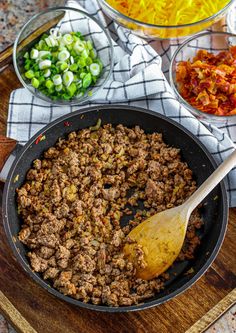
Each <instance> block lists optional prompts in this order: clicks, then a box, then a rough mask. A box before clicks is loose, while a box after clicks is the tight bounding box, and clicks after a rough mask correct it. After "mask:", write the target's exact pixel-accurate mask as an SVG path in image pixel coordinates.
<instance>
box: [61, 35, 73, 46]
mask: <svg viewBox="0 0 236 333" xmlns="http://www.w3.org/2000/svg"><path fill="white" fill-rule="evenodd" d="M62 40H63V42H64V43H65V44H66V45H69V44H72V43H73V41H74V38H73V37H72V36H71V35H70V34H65V35H64V36H63V37H62Z"/></svg>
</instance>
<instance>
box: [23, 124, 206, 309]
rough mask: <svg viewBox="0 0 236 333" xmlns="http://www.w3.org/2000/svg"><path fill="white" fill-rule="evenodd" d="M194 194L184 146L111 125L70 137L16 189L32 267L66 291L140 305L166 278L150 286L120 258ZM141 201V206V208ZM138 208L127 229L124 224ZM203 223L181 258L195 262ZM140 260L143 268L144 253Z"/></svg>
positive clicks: (194, 220)
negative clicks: (132, 235) (139, 233)
mask: <svg viewBox="0 0 236 333" xmlns="http://www.w3.org/2000/svg"><path fill="white" fill-rule="evenodd" d="M195 189H196V184H195V181H194V180H193V179H192V172H191V170H190V169H189V168H188V165H187V164H186V163H185V162H182V161H181V157H180V152H179V149H176V148H173V147H169V146H167V145H166V144H165V143H164V142H163V139H162V135H161V134H159V133H153V134H145V133H144V131H143V130H142V129H141V128H140V127H138V126H136V127H135V128H132V129H129V128H126V127H124V126H122V125H118V126H116V127H112V125H110V124H108V125H104V126H103V127H101V128H99V129H98V130H96V131H93V130H90V129H83V130H81V131H79V132H78V133H75V132H72V133H70V134H69V136H68V138H67V139H59V141H58V143H57V144H56V145H55V147H51V148H49V149H48V150H47V151H46V152H45V153H44V158H43V159H42V160H35V161H34V164H33V167H32V169H30V170H29V171H28V174H27V177H26V181H25V183H24V185H23V186H22V187H21V188H19V189H18V190H17V193H18V198H17V200H18V206H19V213H20V215H21V217H22V219H23V224H22V227H21V231H20V233H19V239H20V241H21V242H23V243H24V244H26V245H27V247H28V248H29V253H28V256H29V260H30V264H31V267H32V269H33V270H34V271H36V272H40V273H42V275H43V278H44V279H50V280H51V282H52V284H53V286H54V287H55V288H57V289H58V290H59V291H60V292H62V293H63V294H65V295H70V296H71V297H74V298H76V299H78V300H81V301H83V302H91V303H93V304H107V305H110V306H124V305H132V304H137V303H138V302H142V301H143V300H144V299H146V298H149V297H151V296H153V295H154V294H155V293H158V292H159V291H160V289H161V288H163V282H164V281H165V280H166V279H168V274H163V275H162V276H160V277H158V278H156V279H153V280H151V281H144V280H141V279H137V278H136V277H135V267H134V266H133V264H132V263H131V262H129V261H128V259H127V258H125V257H124V255H123V253H122V248H123V246H124V244H125V243H126V242H130V241H131V240H130V239H129V238H128V237H127V235H128V233H129V232H130V230H131V229H132V228H134V227H135V226H136V225H138V224H139V223H140V222H142V221H143V220H145V219H146V218H147V217H149V216H151V215H153V214H155V213H157V212H160V211H162V210H164V209H167V208H171V207H173V206H176V205H179V204H182V203H183V202H184V201H185V200H186V199H187V198H188V197H189V196H190V195H191V194H192V193H193V192H194V191H195ZM140 202H142V204H143V209H137V207H138V205H139V207H140ZM141 207H142V206H141ZM134 210H135V215H134V216H132V217H131V216H130V221H129V224H128V225H126V226H123V227H122V226H121V224H120V221H121V219H122V218H123V217H124V216H128V215H132V211H134ZM201 225H202V220H201V218H200V216H199V212H198V211H195V212H194V213H193V215H192V217H191V219H190V223H189V226H188V231H187V236H186V240H185V244H184V247H183V249H182V251H181V253H180V255H179V258H178V260H184V259H191V258H193V255H194V250H195V248H196V246H197V245H198V244H199V238H198V237H197V235H196V229H198V228H200V227H201ZM137 255H138V256H140V264H143V260H142V259H143V253H142V249H141V248H140V249H139V248H138V249H137Z"/></svg>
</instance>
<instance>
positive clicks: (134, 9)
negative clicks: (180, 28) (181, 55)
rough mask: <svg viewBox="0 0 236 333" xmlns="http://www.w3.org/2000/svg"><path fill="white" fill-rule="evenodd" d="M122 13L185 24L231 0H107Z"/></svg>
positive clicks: (158, 22)
mask: <svg viewBox="0 0 236 333" xmlns="http://www.w3.org/2000/svg"><path fill="white" fill-rule="evenodd" d="M107 2H108V3H109V4H110V5H111V6H112V7H113V8H115V9H116V10H118V11H119V12H121V13H122V14H124V15H126V16H129V17H130V18H133V19H135V20H138V21H141V22H144V23H149V24H155V25H167V26H169V25H172V26H173V25H174V26H177V25H184V24H188V23H194V22H198V21H201V20H203V19H205V18H207V17H210V16H212V15H214V14H215V13H217V12H218V11H220V10H221V9H222V8H223V7H225V6H226V4H227V3H229V0H214V1H210V0H208V1H202V0H107Z"/></svg>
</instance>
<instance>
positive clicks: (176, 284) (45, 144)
mask: <svg viewBox="0 0 236 333" xmlns="http://www.w3.org/2000/svg"><path fill="white" fill-rule="evenodd" d="M98 118H100V119H101V120H102V124H106V123H112V124H114V125H117V124H120V123H122V124H123V125H125V126H128V127H132V126H134V125H140V126H141V127H142V128H143V129H144V130H145V132H146V133H151V132H154V131H155V132H161V133H163V139H164V141H165V142H166V143H167V144H169V145H171V146H174V147H177V148H180V149H181V154H182V158H183V160H184V161H186V162H187V163H188V165H189V167H190V169H192V171H193V174H194V178H195V180H196V181H197V185H198V186H199V185H200V184H201V183H202V182H203V181H204V180H205V179H206V178H207V177H208V176H209V175H210V174H211V173H212V172H213V171H214V169H215V166H216V164H215V162H214V160H213V158H212V157H211V155H210V154H209V152H208V151H207V150H206V149H205V148H204V146H203V145H202V144H201V143H200V142H199V141H198V139H196V138H195V137H194V136H193V135H192V134H191V133H190V132H188V131H187V130H186V129H184V128H183V127H182V126H180V125H178V124H177V123H175V122H173V121H170V120H169V119H167V118H166V117H164V116H162V115H159V114H158V113H155V112H152V111H148V110H144V109H140V108H133V107H132V108H131V107H125V106H121V105H120V106H119V105H116V106H111V105H110V106H100V107H99V108H98V107H93V108H91V107H90V108H86V109H82V110H80V111H76V112H74V113H72V114H70V115H66V116H64V117H61V118H60V119H58V120H56V121H54V122H53V123H51V124H49V125H48V126H46V127H45V128H44V129H43V130H42V131H41V133H42V134H43V135H45V136H46V140H44V141H41V142H40V143H39V144H35V141H36V138H37V137H38V136H39V134H40V133H37V134H36V135H35V136H34V137H33V138H32V139H31V140H30V141H29V142H28V143H27V144H26V145H25V147H24V148H23V149H22V151H21V152H20V154H19V155H18V157H17V159H16V160H15V162H14V163H13V166H12V168H11V170H10V172H9V176H8V179H7V182H6V184H5V188H4V198H3V216H4V227H5V231H6V234H7V237H8V241H9V243H10V246H11V248H12V249H13V251H14V253H15V255H16V257H17V259H18V261H19V262H20V263H21V265H22V266H23V268H24V269H25V270H26V271H27V272H28V273H29V274H30V275H31V277H32V278H33V279H34V280H36V281H37V282H38V283H39V284H40V285H41V286H43V287H44V288H46V289H47V290H48V291H49V292H51V293H52V294H54V295H55V296H57V297H59V298H61V299H64V300H66V301H69V302H70V303H73V304H76V305H80V306H83V307H86V308H90V309H94V310H100V311H109V312H121V311H132V310H141V309H144V308H147V307H151V306H154V305H157V304H161V303H163V302H165V301H167V300H168V299H170V298H172V297H174V296H176V295H178V294H179V293H181V292H182V291H184V290H186V289H187V288H188V287H189V286H191V285H192V284H193V283H194V282H195V281H196V280H197V279H198V278H199V277H200V276H201V275H202V274H203V273H204V271H205V270H206V269H207V268H208V267H209V265H210V264H211V262H212V261H213V260H214V258H215V256H216V254H217V253H218V251H219V248H220V245H221V243H222V241H223V238H224V234H225V230H226V224H227V215H228V207H227V199H226V192H225V188H224V184H223V183H221V184H220V185H218V186H217V187H216V188H215V189H214V190H213V191H212V193H211V194H210V195H208V197H207V198H206V199H205V200H204V204H203V207H202V216H203V219H204V222H205V225H204V227H203V228H202V229H201V231H200V237H201V238H202V241H201V245H200V247H199V248H198V251H197V252H196V254H195V259H194V260H192V261H191V262H189V261H184V262H181V263H177V264H175V265H174V267H173V268H172V269H171V271H170V273H171V276H172V277H171V279H170V280H169V281H168V283H167V286H166V288H165V289H164V290H163V291H162V292H161V293H159V294H158V295H156V296H155V297H153V298H152V299H148V300H146V301H145V302H144V303H143V304H139V305H135V306H129V307H119V308H112V307H108V306H101V305H99V306H97V305H92V304H85V303H83V302H80V301H78V300H74V299H72V298H70V297H68V296H64V295H62V294H61V293H60V292H58V291H57V290H55V289H53V288H51V286H50V284H49V283H48V282H46V281H44V280H43V279H42V278H41V277H40V275H38V274H36V273H33V272H32V271H31V269H30V268H29V264H28V259H27V257H26V253H27V249H26V247H25V246H24V245H23V244H22V243H20V242H19V241H18V240H16V239H17V234H18V232H19V230H20V223H21V221H20V219H19V217H18V214H17V207H16V195H15V190H16V188H17V187H20V186H21V185H22V183H23V182H24V179H25V176H26V173H27V171H28V169H30V167H31V165H32V161H33V160H34V159H36V158H39V157H41V156H42V153H43V152H44V151H45V150H46V149H48V148H49V147H51V146H53V145H54V144H55V143H56V141H57V140H58V138H59V137H64V136H66V135H67V133H70V132H71V131H74V130H76V131H77V130H79V129H82V128H86V127H89V126H93V125H94V124H95V123H96V122H97V120H98ZM66 121H68V122H69V124H70V126H65V122H66ZM16 175H19V180H18V181H17V182H14V179H15V177H16ZM126 222H127V221H123V223H126ZM14 240H16V241H14ZM190 267H192V268H193V273H191V274H187V275H186V274H185V273H186V271H188V270H189V268H190ZM172 273H173V274H172Z"/></svg>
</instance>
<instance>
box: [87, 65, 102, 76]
mask: <svg viewBox="0 0 236 333" xmlns="http://www.w3.org/2000/svg"><path fill="white" fill-rule="evenodd" d="M89 69H90V72H91V74H92V75H93V76H98V75H99V74H100V72H101V70H100V66H99V65H98V64H96V63H93V64H91V65H90V66H89Z"/></svg>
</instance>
